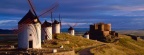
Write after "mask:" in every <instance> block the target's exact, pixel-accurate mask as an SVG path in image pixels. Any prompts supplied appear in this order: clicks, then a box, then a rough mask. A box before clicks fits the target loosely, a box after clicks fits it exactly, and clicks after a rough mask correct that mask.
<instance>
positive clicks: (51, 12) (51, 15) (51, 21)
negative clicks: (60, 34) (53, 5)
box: [51, 12, 54, 23]
mask: <svg viewBox="0 0 144 55" xmlns="http://www.w3.org/2000/svg"><path fill="white" fill-rule="evenodd" d="M52 15H53V14H52V12H51V22H52V23H53V22H54V21H53V16H52Z"/></svg>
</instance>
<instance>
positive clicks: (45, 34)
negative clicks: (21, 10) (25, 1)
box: [29, 0, 58, 40]
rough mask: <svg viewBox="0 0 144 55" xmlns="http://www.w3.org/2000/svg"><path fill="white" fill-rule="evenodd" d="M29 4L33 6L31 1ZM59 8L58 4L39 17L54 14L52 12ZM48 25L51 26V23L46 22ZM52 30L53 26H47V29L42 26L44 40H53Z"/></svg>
mask: <svg viewBox="0 0 144 55" xmlns="http://www.w3.org/2000/svg"><path fill="white" fill-rule="evenodd" d="M29 4H31V1H30V0H29ZM31 7H32V5H31ZM57 7H58V3H54V4H53V6H52V7H51V8H50V9H48V10H46V11H45V12H43V13H42V14H40V15H39V16H38V17H41V16H44V15H45V14H48V13H51V14H52V11H54V10H55V9H56V8H57ZM33 10H34V9H33ZM51 16H52V15H51ZM51 20H53V19H51ZM46 23H48V24H50V23H49V22H45V24H46ZM51 29H52V28H51V25H48V26H45V27H43V26H42V38H45V39H52V30H51ZM43 40H44V39H43Z"/></svg>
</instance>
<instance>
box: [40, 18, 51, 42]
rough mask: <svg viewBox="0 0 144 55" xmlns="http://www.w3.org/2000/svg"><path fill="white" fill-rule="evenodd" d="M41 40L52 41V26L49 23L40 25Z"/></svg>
mask: <svg viewBox="0 0 144 55" xmlns="http://www.w3.org/2000/svg"><path fill="white" fill-rule="evenodd" d="M42 28H43V29H44V30H42V40H52V24H51V23H50V22H47V21H46V20H45V22H44V23H43V24H42Z"/></svg>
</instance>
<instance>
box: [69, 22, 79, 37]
mask: <svg viewBox="0 0 144 55" xmlns="http://www.w3.org/2000/svg"><path fill="white" fill-rule="evenodd" d="M67 24H68V23H67ZM68 25H69V27H70V28H69V29H68V33H69V34H70V35H75V30H74V28H73V27H75V26H76V25H77V23H75V24H74V25H70V24H68Z"/></svg>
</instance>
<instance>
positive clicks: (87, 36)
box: [83, 31, 89, 39]
mask: <svg viewBox="0 0 144 55" xmlns="http://www.w3.org/2000/svg"><path fill="white" fill-rule="evenodd" d="M83 37H84V38H86V39H89V32H88V31H87V32H86V33H84V35H83Z"/></svg>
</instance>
